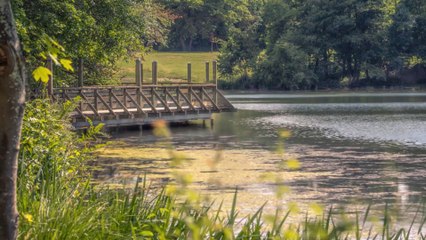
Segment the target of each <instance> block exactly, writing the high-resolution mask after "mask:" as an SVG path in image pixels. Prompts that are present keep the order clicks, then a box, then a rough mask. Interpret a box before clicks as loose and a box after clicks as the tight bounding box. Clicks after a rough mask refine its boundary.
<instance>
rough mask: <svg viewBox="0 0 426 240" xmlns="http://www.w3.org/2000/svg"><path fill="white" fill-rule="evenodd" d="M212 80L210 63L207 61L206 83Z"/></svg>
mask: <svg viewBox="0 0 426 240" xmlns="http://www.w3.org/2000/svg"><path fill="white" fill-rule="evenodd" d="M209 81H210V63H209V62H206V83H208V82H209Z"/></svg>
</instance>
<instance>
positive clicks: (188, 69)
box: [187, 63, 192, 83]
mask: <svg viewBox="0 0 426 240" xmlns="http://www.w3.org/2000/svg"><path fill="white" fill-rule="evenodd" d="M187 72H188V83H192V79H191V77H192V76H191V63H188V65H187Z"/></svg>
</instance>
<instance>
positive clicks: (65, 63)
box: [59, 59, 74, 72]
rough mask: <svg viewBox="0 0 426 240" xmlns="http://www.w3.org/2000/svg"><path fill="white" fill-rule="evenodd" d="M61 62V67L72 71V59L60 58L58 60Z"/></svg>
mask: <svg viewBox="0 0 426 240" xmlns="http://www.w3.org/2000/svg"><path fill="white" fill-rule="evenodd" d="M59 61H60V62H61V65H62V67H64V68H65V69H66V70H68V71H71V72H74V68H73V67H72V65H71V64H72V61H71V60H68V59H61V60H59Z"/></svg>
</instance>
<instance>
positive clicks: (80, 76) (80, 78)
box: [78, 58, 84, 87]
mask: <svg viewBox="0 0 426 240" xmlns="http://www.w3.org/2000/svg"><path fill="white" fill-rule="evenodd" d="M83 70H84V65H83V58H79V59H78V86H79V87H83V81H84V79H83Z"/></svg>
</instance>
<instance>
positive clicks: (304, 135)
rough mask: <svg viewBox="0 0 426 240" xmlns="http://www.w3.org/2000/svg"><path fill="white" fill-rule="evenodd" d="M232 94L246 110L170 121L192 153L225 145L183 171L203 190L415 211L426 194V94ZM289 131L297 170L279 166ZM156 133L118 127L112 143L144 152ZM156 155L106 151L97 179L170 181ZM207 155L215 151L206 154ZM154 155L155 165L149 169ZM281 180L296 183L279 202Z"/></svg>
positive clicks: (245, 202) (245, 199)
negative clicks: (120, 155) (212, 162)
mask: <svg viewBox="0 0 426 240" xmlns="http://www.w3.org/2000/svg"><path fill="white" fill-rule="evenodd" d="M227 97H228V99H229V100H230V101H231V102H232V103H233V104H234V106H235V107H236V108H238V112H235V113H221V114H215V115H214V126H213V127H210V124H207V125H208V126H207V127H203V126H202V125H201V124H194V125H189V126H184V127H182V126H181V127H175V128H172V134H173V144H174V145H175V147H176V148H177V149H178V151H183V152H185V151H186V152H187V153H188V154H191V153H202V152H203V151H204V152H208V151H210V150H211V149H218V150H217V151H218V152H220V153H221V154H220V156H221V157H222V158H223V159H222V160H221V161H220V163H219V164H218V165H220V166H215V168H214V169H213V170H209V169H204V168H202V167H200V166H203V165H205V162H204V161H201V160H197V158H196V157H194V158H192V163H191V166H188V167H187V169H184V170H187V171H188V172H189V173H191V174H194V175H195V177H194V184H195V185H197V189H198V190H199V191H200V192H202V193H206V194H210V195H212V196H213V198H221V197H223V198H225V199H228V200H227V201H228V202H229V198H231V195H232V193H233V192H234V189H235V187H236V186H238V189H239V194H240V195H241V198H240V201H239V203H240V204H239V205H240V207H242V208H243V209H245V210H246V212H248V213H249V212H251V211H253V209H256V208H257V207H259V206H260V205H261V204H262V203H263V202H265V201H267V200H269V201H272V202H274V204H272V205H274V206H276V205H277V204H278V205H280V204H282V205H285V204H288V203H290V202H297V203H300V204H302V205H303V204H308V203H312V202H317V203H320V204H323V205H326V206H330V205H337V204H341V205H344V206H346V207H349V208H350V207H351V206H354V205H357V206H361V207H362V206H365V207H366V206H367V204H370V203H372V204H373V205H375V206H379V207H381V206H383V205H384V204H385V203H389V204H390V205H391V206H392V207H394V208H395V209H397V210H398V211H404V212H406V211H410V212H415V211H416V207H417V206H418V205H419V204H420V203H422V201H424V199H425V197H426V93H425V92H394V93H383V92H378V93H377V92H375V93H342V92H340V93H285V92H283V93H232V94H227ZM283 129H286V130H289V131H291V133H292V137H291V138H289V139H288V140H286V141H285V144H284V149H285V151H286V153H287V154H288V155H286V156H287V158H297V159H298V160H299V161H300V163H301V168H300V169H299V170H298V171H289V170H280V169H279V167H277V164H278V163H279V162H280V161H282V156H281V155H280V154H278V153H277V152H276V148H277V144H278V143H279V142H280V139H279V137H278V133H279V132H280V131H281V130H283ZM156 140H157V139H156V138H155V136H153V134H152V133H151V131H150V130H144V132H143V133H142V135H141V134H140V133H139V132H138V131H126V132H120V133H117V134H114V141H121V142H124V143H126V144H129V146H132V147H136V148H137V149H141V151H142V149H143V148H148V147H153V146H155V145H154V143H155V142H156ZM112 147H114V144H113V145H112ZM137 149H136V151H137ZM154 152H155V151H154ZM141 154H142V152H141ZM153 155H155V154H153ZM149 158H150V157H149V156H148V157H147V156H144V157H143V161H138V157H137V154H136V157H132V158H131V165H132V166H138V165H140V166H138V167H135V168H132V167H129V165H126V159H121V160H117V161H112V160H111V158H108V157H106V159H109V160H105V158H104V159H103V160H102V159H100V160H99V163H98V165H99V166H100V167H101V170H99V171H98V172H97V174H96V177H98V178H99V179H101V180H102V181H111V182H117V179H121V180H122V179H133V178H134V176H137V175H143V172H148V178H149V176H150V174H151V175H153V176H154V175H157V176H160V177H159V178H155V177H153V179H160V180H161V182H165V181H167V179H168V176H167V175H165V174H164V172H168V169H167V167H164V166H163V165H161V166H163V167H161V169H162V170H159V167H156V166H160V165H156V163H155V161H148V160H149ZM152 158H153V159H154V158H155V157H152ZM206 158H212V157H211V156H210V155H209V154H206ZM147 161H148V162H149V164H148V165H149V167H144V166H146V165H144V164H145V163H147ZM118 162H119V163H120V164H116V165H115V164H114V163H118ZM158 164H160V163H158ZM102 166H107V167H106V168H108V170H107V171H105V169H103V170H102ZM194 166H195V167H194ZM269 172H274V173H275V174H276V175H278V176H280V178H279V181H280V182H279V183H278V182H277V181H269V182H268V181H261V180H259V179H260V178H261V177H262V174H263V173H269ZM280 184H284V185H286V186H288V189H289V190H290V191H289V192H288V193H286V194H285V196H284V197H283V198H282V199H279V200H277V199H275V198H274V196H275V194H274V193H275V192H276V189H277V185H280ZM271 199H274V200H271ZM271 208H272V206H271Z"/></svg>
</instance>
